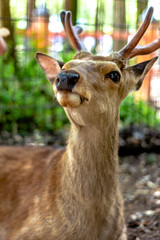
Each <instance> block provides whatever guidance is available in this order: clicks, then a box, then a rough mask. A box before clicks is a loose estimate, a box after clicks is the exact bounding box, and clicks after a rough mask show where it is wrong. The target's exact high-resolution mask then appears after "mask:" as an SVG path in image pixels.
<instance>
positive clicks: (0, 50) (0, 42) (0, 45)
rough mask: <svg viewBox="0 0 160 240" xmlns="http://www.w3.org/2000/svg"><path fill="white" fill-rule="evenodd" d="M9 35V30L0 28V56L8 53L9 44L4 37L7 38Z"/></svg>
mask: <svg viewBox="0 0 160 240" xmlns="http://www.w3.org/2000/svg"><path fill="white" fill-rule="evenodd" d="M9 34H10V33H9V30H8V29H7V28H0V56H1V55H3V54H4V53H5V52H6V51H7V44H6V42H5V40H4V37H7V36H8V35H9Z"/></svg>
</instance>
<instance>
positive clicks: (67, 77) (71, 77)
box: [56, 72, 80, 91]
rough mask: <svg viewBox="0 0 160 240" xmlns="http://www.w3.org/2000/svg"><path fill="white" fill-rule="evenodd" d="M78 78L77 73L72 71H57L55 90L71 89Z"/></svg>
mask: <svg viewBox="0 0 160 240" xmlns="http://www.w3.org/2000/svg"><path fill="white" fill-rule="evenodd" d="M79 78H80V76H79V74H77V73H74V72H61V73H59V74H58V75H57V79H56V87H57V90H65V91H72V89H73V87H74V86H75V84H76V83H77V82H78V79H79Z"/></svg>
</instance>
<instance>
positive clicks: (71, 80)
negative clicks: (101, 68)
mask: <svg viewBox="0 0 160 240" xmlns="http://www.w3.org/2000/svg"><path fill="white" fill-rule="evenodd" d="M67 78H68V85H69V86H70V87H71V88H73V87H74V86H75V84H76V83H77V82H78V79H79V74H77V73H68V74H67Z"/></svg>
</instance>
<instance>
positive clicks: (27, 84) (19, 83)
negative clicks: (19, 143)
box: [0, 60, 68, 132]
mask: <svg viewBox="0 0 160 240" xmlns="http://www.w3.org/2000/svg"><path fill="white" fill-rule="evenodd" d="M0 72H1V76H0V131H2V130H6V131H9V132H13V131H18V132H28V131H32V130H34V129H39V130H40V131H53V130H57V129H59V128H61V127H62V126H63V125H64V124H65V123H67V122H68V120H67V117H66V116H65V114H64V111H63V109H62V107H60V106H59V105H58V104H57V103H56V101H55V100H54V99H53V91H52V86H51V85H50V84H49V83H48V82H47V79H46V77H45V75H44V74H43V72H42V70H41V69H40V67H39V65H38V64H37V62H36V61H35V60H32V61H31V62H30V63H28V64H27V65H26V64H21V63H19V69H18V73H17V72H15V69H14V67H13V64H12V62H10V63H9V64H8V63H7V64H4V63H3V61H2V60H1V61H0Z"/></svg>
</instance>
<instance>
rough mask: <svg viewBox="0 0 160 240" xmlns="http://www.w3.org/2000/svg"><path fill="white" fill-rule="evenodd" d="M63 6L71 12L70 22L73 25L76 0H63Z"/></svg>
mask: <svg viewBox="0 0 160 240" xmlns="http://www.w3.org/2000/svg"><path fill="white" fill-rule="evenodd" d="M64 8H65V10H67V11H71V12H72V23H73V25H75V24H76V20H77V0H65V3H64Z"/></svg>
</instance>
